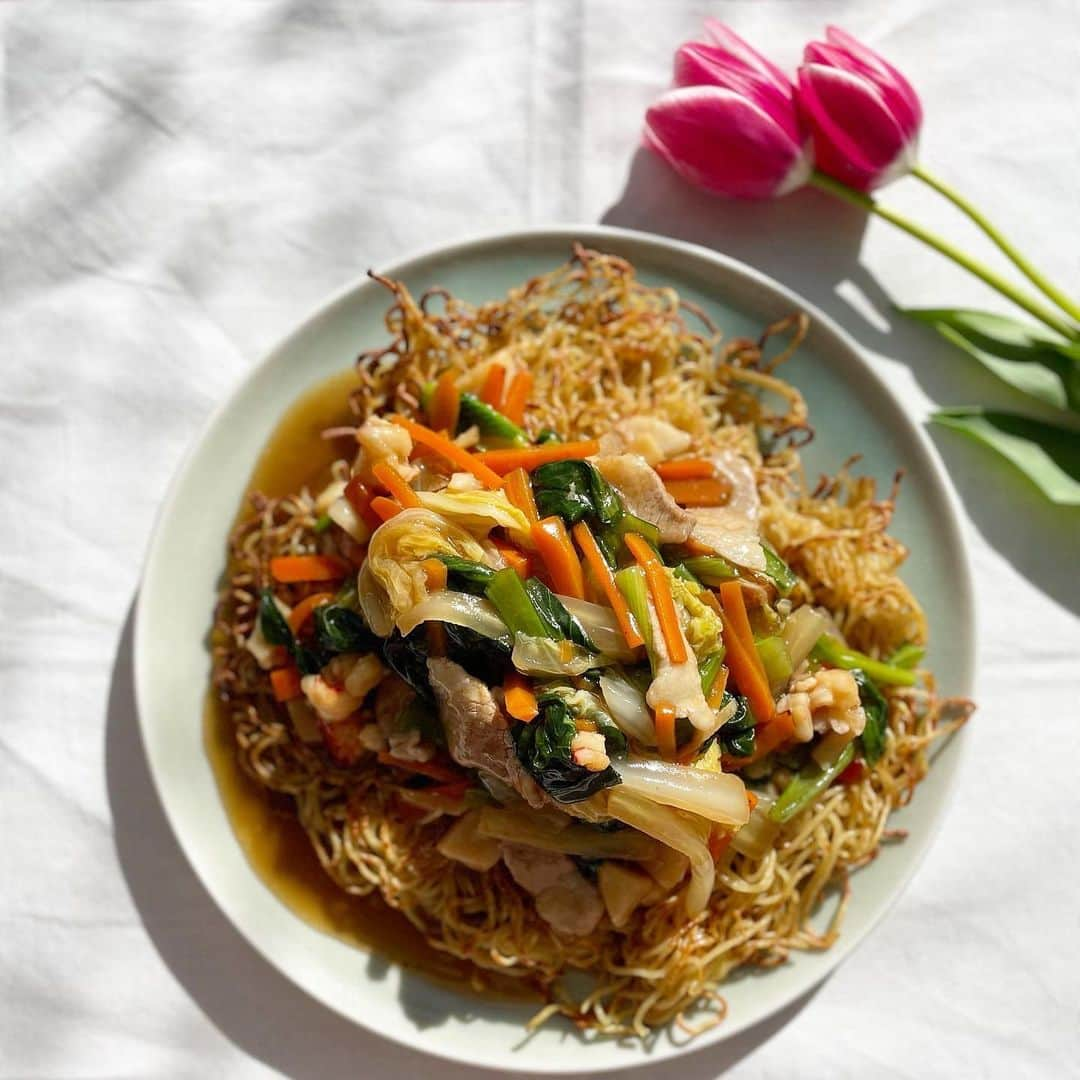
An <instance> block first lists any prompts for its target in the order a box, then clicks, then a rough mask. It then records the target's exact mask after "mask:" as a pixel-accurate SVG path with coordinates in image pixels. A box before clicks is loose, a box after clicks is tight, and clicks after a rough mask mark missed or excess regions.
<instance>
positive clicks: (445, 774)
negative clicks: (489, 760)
mask: <svg viewBox="0 0 1080 1080" xmlns="http://www.w3.org/2000/svg"><path fill="white" fill-rule="evenodd" d="M378 758H379V761H380V762H381V763H382V764H383V765H392V766H393V767H394V768H395V769H404V770H405V771H406V772H413V773H416V774H417V775H418V776H430V777H431V779H432V780H441V781H442V782H443V783H444V784H455V783H457V782H458V781H459V780H461V779H462V775H461V772H460V771H459V770H457V769H450V768H447V767H446V766H445V765H440V764H439V762H437V761H405V760H404V758H398V757H394V755H393V754H388V753H387V752H386V751H385V750H381V751H380V752H379V754H378Z"/></svg>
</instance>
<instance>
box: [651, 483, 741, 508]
mask: <svg viewBox="0 0 1080 1080" xmlns="http://www.w3.org/2000/svg"><path fill="white" fill-rule="evenodd" d="M664 487H666V488H667V493H668V494H669V495H670V496H671V497H672V498H673V499H674V500H675V501H676V502H677V503H678V504H679V505H680V506H720V505H721V504H723V503H725V502H727V500H728V497H729V496H730V495H731V488H730V486H729V485H728V484H725V483H724V482H723V481H722V480H718V479H717V478H716V477H715V476H711V477H706V478H705V479H698V480H693V479H691V480H665V481H664Z"/></svg>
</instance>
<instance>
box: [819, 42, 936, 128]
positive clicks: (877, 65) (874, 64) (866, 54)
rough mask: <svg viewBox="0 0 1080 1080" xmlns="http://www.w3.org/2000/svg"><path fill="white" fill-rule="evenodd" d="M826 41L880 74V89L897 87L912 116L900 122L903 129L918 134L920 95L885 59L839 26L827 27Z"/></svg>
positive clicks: (878, 79)
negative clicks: (907, 120) (886, 85)
mask: <svg viewBox="0 0 1080 1080" xmlns="http://www.w3.org/2000/svg"><path fill="white" fill-rule="evenodd" d="M825 39H826V40H827V41H828V42H829V43H830V44H831V45H836V46H838V47H839V48H840V49H842V50H843V51H844V52H846V53H847V54H848V56H850V57H851V59H852V60H853V61H856V62H858V63H859V64H860V65H862V66H863V67H864V68H865V69H866V70H867V71H868V72H869V71H875V72H877V73H878V76H877V78H875V80H874V81H875V82H877V83H878V85H879V86H882V87H884V85H885V84H886V83H888V84H890V85H891V86H892V87H894V88H895V91H896V94H897V97H898V99H899V100H902V101H903V103H904V107H905V110H906V112H907V114H908V115H909V116H910V120H909V122H908V123H905V122H904V120H901V127H904V128H905V129H906V130H909V131H911V132H916V131H918V129H919V128H920V127H921V126H922V118H923V114H922V103H921V102H920V101H919V95H918V94H916V93H915V89H914V87H913V86H912V85H911V83H909V82H908V81H907V79H905V78H904V76H903V75H902V74H901V73H900V72H899V71H898V70H897V69H896V68H894V67H893V66H892V64H890V63H889V61H888V60H886V59H885V57H883V56H880V55H879V54H878V53H876V52H874V50H873V49H871V48H868V47H867V46H866V45H864V44H863V43H862V42H861V41H859V40H858V38H855V37H853V36H852V35H851V34H849V33H848V32H847V31H846V30H842V29H841V28H840V27H839V26H827V27H826V28H825ZM897 119H900V117H899V116H898V117H897Z"/></svg>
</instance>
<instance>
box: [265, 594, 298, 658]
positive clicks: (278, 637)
mask: <svg viewBox="0 0 1080 1080" xmlns="http://www.w3.org/2000/svg"><path fill="white" fill-rule="evenodd" d="M259 629H260V630H262V636H263V637H264V638H266V640H267V641H268V642H269V643H270V644H271V645H284V646H285V647H286V648H288V649H291V648H292V647H293V644H294V641H295V639H294V638H293V632H292V631H291V630H290V629H289V624H288V621H287V620H286V619H285V616H284V615H282V614H281V612H280V611H278V606H277V604H276V603H274V594H273V592H272V591H271V590H270V589H263V590H262V592H261V593H259Z"/></svg>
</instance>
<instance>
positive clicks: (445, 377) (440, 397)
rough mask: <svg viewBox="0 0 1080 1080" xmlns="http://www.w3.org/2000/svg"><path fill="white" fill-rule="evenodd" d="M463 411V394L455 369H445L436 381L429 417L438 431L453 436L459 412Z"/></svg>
mask: <svg viewBox="0 0 1080 1080" xmlns="http://www.w3.org/2000/svg"><path fill="white" fill-rule="evenodd" d="M460 411H461V394H460V393H459V391H458V387H457V379H456V377H455V373H454V372H453V371H444V372H443V373H442V374H441V375H440V376H439V378H438V381H437V382H436V383H435V393H434V394H433V395H432V398H431V411H430V412H429V413H428V419H429V420H430V421H431V426H432V427H433V428H434V429H435V430H436V431H447V432H449V433H450V435H451V436H453V434H454V432H455V431H457V423H458V414H459V412H460Z"/></svg>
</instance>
